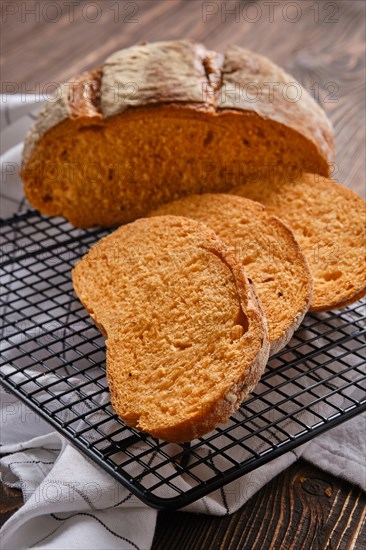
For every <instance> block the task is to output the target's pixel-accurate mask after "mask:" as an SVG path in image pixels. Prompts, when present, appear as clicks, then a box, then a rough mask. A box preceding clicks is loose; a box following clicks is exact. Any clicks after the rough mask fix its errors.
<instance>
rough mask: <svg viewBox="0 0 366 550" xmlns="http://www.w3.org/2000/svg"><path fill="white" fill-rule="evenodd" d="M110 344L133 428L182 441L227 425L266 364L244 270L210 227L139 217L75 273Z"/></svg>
mask: <svg viewBox="0 0 366 550" xmlns="http://www.w3.org/2000/svg"><path fill="white" fill-rule="evenodd" d="M72 278H73V285H74V289H75V291H76V294H77V295H78V297H79V299H80V301H81V302H82V303H83V305H84V306H85V308H86V309H87V310H88V311H89V313H90V315H91V317H92V318H93V319H94V321H95V323H96V324H97V326H98V327H99V328H100V330H101V331H102V332H103V334H104V335H105V336H106V347H107V378H108V383H109V388H110V392H111V400H112V405H113V407H114V409H115V411H116V412H117V414H118V415H119V416H120V417H121V418H122V419H123V420H124V421H125V422H126V423H127V424H128V425H130V426H134V427H137V428H139V429H140V430H143V431H145V432H148V433H149V434H151V435H152V436H154V437H157V438H161V439H165V440H167V441H175V442H184V441H189V440H192V439H194V438H197V437H199V436H202V435H204V434H206V433H207V432H209V431H211V430H212V429H214V428H215V427H216V426H217V425H219V424H220V423H223V422H226V420H227V419H228V417H229V415H230V414H231V413H233V412H234V411H235V410H236V409H237V408H238V407H239V406H240V403H241V402H242V400H243V399H245V398H246V397H247V396H248V394H249V392H250V391H251V390H252V389H253V388H254V386H255V385H256V384H257V383H258V381H259V379H260V377H261V375H262V373H263V371H264V369H265V365H266V362H267V359H268V355H269V344H268V337H267V329H266V324H265V317H264V315H263V312H262V311H261V309H260V306H259V303H258V301H257V298H256V296H255V292H254V290H253V289H252V285H251V284H250V283H249V282H248V280H247V279H246V277H245V275H244V272H243V270H242V268H241V267H240V266H239V264H238V263H237V261H236V260H235V257H234V256H233V254H232V253H230V252H229V251H228V249H227V247H226V246H225V245H224V244H223V243H222V242H221V241H220V240H219V239H218V237H217V236H216V235H215V233H214V232H213V231H212V230H211V229H209V228H207V227H206V226H205V225H203V224H201V223H199V222H196V221H193V220H188V219H185V218H181V217H175V216H161V217H155V218H150V219H140V220H137V221H136V222H134V223H131V224H128V225H125V226H122V227H120V228H119V229H118V230H116V231H115V232H114V233H112V234H111V235H109V236H108V237H105V238H104V239H102V240H101V241H100V242H99V243H97V244H96V245H95V246H94V247H93V248H91V250H90V251H89V252H88V254H87V255H86V256H84V258H83V259H82V260H81V261H80V262H79V263H78V264H77V265H76V266H75V268H74V269H73V272H72Z"/></svg>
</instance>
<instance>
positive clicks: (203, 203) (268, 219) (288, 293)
mask: <svg viewBox="0 0 366 550" xmlns="http://www.w3.org/2000/svg"><path fill="white" fill-rule="evenodd" d="M166 214H170V215H175V216H187V217H189V218H193V219H195V220H197V221H201V222H203V223H205V224H207V225H208V226H210V227H211V228H212V229H213V230H214V231H215V233H216V234H217V236H218V237H219V238H220V239H222V240H223V241H224V242H225V244H226V245H227V246H228V247H229V249H230V250H231V251H232V252H233V253H234V254H235V256H236V259H237V261H238V262H239V263H240V264H241V265H242V267H243V268H244V269H245V270H246V272H247V274H248V276H249V277H250V278H251V279H252V281H253V283H254V285H255V289H256V291H257V294H258V297H259V299H260V301H261V303H262V306H263V310H264V313H265V315H266V318H267V324H268V334H269V342H270V346H271V354H273V353H276V352H278V351H279V350H280V349H282V348H283V347H284V346H285V345H286V344H287V343H288V342H289V340H290V338H291V336H292V335H293V333H294V331H295V330H296V329H297V328H298V327H299V325H300V323H301V321H302V320H303V318H304V316H305V313H306V312H307V311H308V309H309V305H310V302H311V298H312V293H313V281H312V277H311V274H310V270H309V267H308V264H307V261H306V259H305V257H304V255H303V253H302V252H301V249H300V247H299V245H298V244H297V242H296V240H295V238H294V236H293V233H292V232H291V231H290V229H288V228H287V227H286V226H285V225H284V224H283V223H282V222H281V221H280V220H279V219H278V218H276V217H274V216H272V215H270V214H268V213H267V211H266V209H265V208H264V207H263V206H262V205H261V204H259V203H258V202H254V201H251V200H248V199H244V198H243V197H236V196H233V195H226V194H221V193H216V194H210V193H206V194H203V195H191V196H190V197H186V198H183V199H179V200H177V201H174V202H172V203H169V204H165V205H163V206H161V207H160V208H158V209H157V210H156V211H155V212H153V213H152V214H151V215H153V216H154V215H158V216H159V215H166Z"/></svg>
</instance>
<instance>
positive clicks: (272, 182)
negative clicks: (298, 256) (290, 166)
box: [233, 174, 366, 311]
mask: <svg viewBox="0 0 366 550" xmlns="http://www.w3.org/2000/svg"><path fill="white" fill-rule="evenodd" d="M233 193H235V194H237V195H241V196H243V197H248V198H250V199H252V200H256V201H259V202H261V203H263V204H264V205H265V206H266V208H267V210H268V211H269V212H270V213H271V214H274V215H275V216H278V217H280V218H281V219H282V220H283V221H284V222H285V223H287V224H288V225H289V226H290V227H291V229H292V230H293V232H294V234H295V237H296V240H297V241H298V243H299V244H300V246H301V248H302V250H303V252H304V254H305V256H306V258H307V260H308V262H309V266H310V270H311V272H312V275H313V278H314V296H313V300H312V302H311V307H310V309H311V310H313V311H326V310H329V309H334V308H342V307H344V306H346V305H349V304H351V303H352V302H355V301H356V300H358V299H360V298H362V296H364V295H365V294H366V270H365V265H366V264H365V252H366V232H365V221H366V203H365V201H364V200H363V199H362V198H361V197H359V196H358V195H356V193H354V192H353V191H351V190H350V189H348V188H347V187H344V186H343V185H341V184H339V183H337V182H335V181H333V180H331V179H327V178H322V177H320V176H318V175H315V174H303V175H301V176H299V177H296V178H295V179H294V180H292V179H291V178H288V177H286V176H284V175H282V176H278V174H276V175H275V177H274V178H267V179H266V180H261V181H252V182H250V183H247V184H246V185H243V186H240V187H238V188H236V189H234V191H233Z"/></svg>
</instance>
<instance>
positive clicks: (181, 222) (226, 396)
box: [72, 216, 269, 442]
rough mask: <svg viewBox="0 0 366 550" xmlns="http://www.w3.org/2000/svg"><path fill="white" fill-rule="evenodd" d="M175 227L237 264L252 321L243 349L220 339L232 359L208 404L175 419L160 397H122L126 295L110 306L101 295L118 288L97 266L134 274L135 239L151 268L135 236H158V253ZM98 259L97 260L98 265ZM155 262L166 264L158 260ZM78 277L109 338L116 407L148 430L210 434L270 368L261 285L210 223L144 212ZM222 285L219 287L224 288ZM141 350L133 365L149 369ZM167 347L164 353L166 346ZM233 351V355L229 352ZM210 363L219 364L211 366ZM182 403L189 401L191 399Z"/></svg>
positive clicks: (184, 436) (154, 239)
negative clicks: (129, 261)
mask: <svg viewBox="0 0 366 550" xmlns="http://www.w3.org/2000/svg"><path fill="white" fill-rule="evenodd" d="M174 229H175V230H177V231H178V230H179V232H180V233H179V234H180V235H181V234H182V232H183V234H185V235H187V239H190V238H191V236H192V235H193V237H192V238H193V241H192V242H193V243H197V246H198V247H200V249H201V250H202V253H203V254H204V255H207V258H208V259H209V258H210V256H211V255H214V256H215V257H216V258H217V259H218V260H219V261H220V264H221V265H222V268H223V269H224V271H225V272H226V270H227V269H228V270H229V273H231V275H230V278H232V279H231V280H232V281H233V282H234V286H235V292H236V296H237V300H238V303H239V304H240V308H241V310H242V312H243V314H244V318H245V319H246V320H247V321H245V322H247V323H248V326H247V328H246V329H245V331H244V336H245V340H241V339H239V340H238V341H236V343H235V352H234V351H232V348H231V345H229V343H227V344H226V341H225V342H224V343H220V342H217V343H216V344H215V346H221V345H223V346H224V349H225V350H226V351H225V353H228V355H227V357H228V360H227V362H225V363H223V364H222V367H220V369H221V377H220V380H219V382H218V384H219V387H218V389H217V390H213V394H212V395H211V393H210V392H211V391H212V390H207V391H208V392H209V393H210V395H203V398H204V399H203V404H202V406H198V407H197V408H196V409H195V412H194V413H188V412H187V413H184V414H183V413H182V411H181V410H179V413H177V415H176V417H174V418H173V420H172V417H171V416H169V417H167V418H168V419H167V418H166V417H164V415H163V414H157V413H156V407H157V405H156V401H153V405H150V407H152V408H151V409H150V410H149V409H148V405H146V407H145V405H144V403H142V404H141V403H140V404H137V405H136V404H134V402H133V400H131V404H130V405H129V403H127V404H126V402H125V400H124V399H122V401H121V395H125V394H123V391H124V389H123V387H122V386H121V382H120V381H121V379H122V380H123V379H124V378H123V376H122V374H123V372H124V370H123V369H125V366H124V364H123V362H122V363H121V359H120V357H121V356H120V355H119V353H120V350H121V349H122V348H123V346H124V345H127V344H124V343H123V342H125V340H124V334H125V329H124V326H125V325H123V322H122V321H121V322H122V326H119V332H118V331H117V332H116V327H117V325H118V323H119V321H120V318H119V316H118V313H117V314H116V312H115V310H114V309H113V308H117V307H118V303H119V302H118V300H119V298H118V296H115V295H114V294H113V293H112V294H110V296H111V299H113V298H112V297H113V296H114V299H113V302H111V305H112V304H113V307H111V310H110V311H107V309H106V307H105V304H103V303H102V302H101V301H100V300H103V299H104V298H101V296H103V297H105V295H106V294H108V293H110V292H111V289H110V288H108V287H107V286H105V280H108V279H103V276H102V275H101V274H102V271H100V270H99V271H98V273H97V275H96V274H95V270H96V269H97V265H98V266H99V267H98V269H99V268H100V266H101V265H102V264H103V266H102V267H103V269H104V268H106V267H107V266H109V267H108V269H107V272H108V270H109V269H111V270H112V269H115V270H116V269H117V272H116V271H113V273H114V275H113V277H114V279H115V277H116V276H117V273H119V274H120V275H119V277H120V278H119V280H121V281H122V275H121V273H122V272H123V270H127V271H126V273H127V274H129V273H128V269H129V268H128V267H127V268H126V267H125V265H126V257H125V256H124V253H123V250H124V247H126V246H127V248H128V247H129V246H132V248H133V250H134V253H135V254H136V261H137V262H144V264H143V265H144V268H145V267H146V269H149V265H150V264H149V260H148V259H147V257H146V253H145V252H144V253H143V252H140V251H139V250H136V249H135V247H134V244H133V243H135V242H137V241H135V240H134V239H135V236H136V235H137V237H138V239H140V238H144V236H145V235H147V234H148V235H149V236H150V239H151V240H150V245H149V246H150V248H149V249H148V250H150V251H151V250H153V251H154V254H155V252H157V251H158V250H159V247H158V248H157V249H156V250H155V249H153V248H152V247H153V245H154V243H158V242H159V239H161V238H164V239H166V238H169V239H174ZM131 235H132V240H131ZM139 242H142V241H139ZM160 242H161V241H160ZM164 242H165V241H164ZM116 244H119V245H120V247H119V248H118V250H119V253H120V256H118V259H117V264H114V263H113V261H112V260H111V258H112V257H111V256H110V254H109V252H108V251H111V250H116ZM168 246H170V245H169V244H168ZM144 250H146V249H144ZM192 250H193V249H192ZM121 251H122V252H121ZM154 254H152V255H150V256H149V252H148V254H147V255H148V256H149V258H150V261H152V260H151V258H153V257H154ZM154 261H155V260H154ZM216 261H217V260H215V262H216ZM95 262H97V264H96V263H95ZM136 265H137V264H136ZM139 265H140V264H139ZM154 265H155V266H156V265H160V264H156V263H155V264H154ZM91 266H92V269H91ZM131 276H133V273H131ZM95 277H96V278H95ZM217 277H218V284H220V276H219V275H217ZM72 278H73V285H74V289H75V291H76V293H77V295H78V297H79V299H80V300H81V302H82V303H83V305H84V307H85V308H86V309H87V310H88V312H89V314H90V315H91V317H92V318H93V320H94V322H95V323H96V324H97V326H98V327H99V328H100V329H101V331H102V332H103V334H105V335H106V338H107V340H106V345H107V378H108V383H109V387H110V391H111V399H112V405H113V407H114V409H115V410H116V412H117V414H118V415H119V416H120V417H121V418H122V420H124V421H125V422H126V423H127V424H129V425H132V426H134V427H137V428H139V429H141V430H143V431H147V432H148V433H149V434H151V435H152V436H153V437H157V438H161V439H165V440H167V441H174V442H185V441H190V440H192V439H195V438H197V437H200V436H203V435H204V434H206V433H207V432H209V431H211V430H213V429H214V428H215V427H217V426H218V425H219V424H221V423H223V422H226V421H227V419H228V417H229V416H230V414H232V413H233V412H234V411H235V410H237V409H238V407H239V406H240V403H241V402H242V400H243V399H245V398H246V397H247V396H248V394H249V392H250V391H251V390H252V389H253V388H254V387H255V385H256V384H257V383H258V381H259V379H260V377H261V375H262V374H263V372H264V369H265V366H266V363H267V359H268V355H269V344H268V334H267V328H266V322H265V317H264V314H263V311H262V310H261V307H260V305H259V302H258V299H257V297H256V294H255V291H254V289H253V286H252V285H251V284H250V283H249V282H248V280H247V278H246V276H245V274H244V272H243V270H242V268H241V267H240V265H239V264H238V263H237V261H236V259H235V257H234V256H233V255H232V254H231V253H230V252H229V251H228V249H227V247H226V246H225V245H224V244H223V243H222V242H221V241H220V240H219V239H218V238H217V236H216V235H215V233H214V232H213V231H212V230H211V229H209V228H207V227H206V226H204V225H203V224H200V223H198V222H194V221H192V220H188V219H185V218H179V217H175V216H162V217H156V218H151V219H149V220H146V219H141V220H138V221H136V222H134V223H133V224H128V225H126V226H123V227H121V228H120V229H118V230H117V231H116V232H114V233H113V234H111V235H109V236H108V237H105V238H104V239H102V240H101V241H100V242H99V243H98V244H97V245H95V246H94V247H93V248H92V249H91V251H89V253H88V254H87V255H86V256H85V257H84V258H83V259H82V260H81V261H80V262H79V263H78V264H77V265H76V266H75V268H74V270H73V272H72ZM138 280H139V281H140V285H142V286H143V285H144V284H145V283H144V282H143V279H138ZM101 281H104V282H101ZM221 282H222V281H221ZM99 284H101V285H102V288H101V289H100V290H99V289H98V287H97V286H96V285H99ZM147 288H148V287H147ZM218 289H219V286H218V287H217V289H216V290H218ZM212 290H214V289H212ZM126 292H127V291H126ZM98 293H99V294H98ZM98 296H99V298H98ZM146 296H147V295H146ZM126 299H127V300H129V303H131V300H133V296H130V295H129V294H127V295H126ZM190 313H191V314H192V315H193V314H194V313H195V312H194V311H192V312H190ZM159 314H160V312H157V315H159ZM166 321H167V322H168V323H170V322H171V321H170V320H169V319H167V320H166ZM136 322H137V321H136ZM121 335H122V336H123V338H122V339H121V338H120V336H121ZM183 336H184V334H183ZM215 341H216V340H215ZM131 345H132V346H133V347H134V349H137V348H136V346H135V345H134V342H131ZM121 347H122V348H121ZM245 349H247V353H248V354H249V356H250V357H251V359H250V360H249V359H248V358H247V356H246V354H245ZM240 350H242V351H240ZM126 353H127V349H126V352H124V356H126ZM136 353H137V356H136V358H135V359H134V361H133V363H131V365H130V366H129V367H128V370H131V369H132V370H133V369H134V368H135V369H137V371H138V369H139V368H141V367H138V365H139V364H140V363H139V361H140V359H141V356H139V354H138V353H139V352H136ZM157 353H159V350H157ZM161 353H163V351H162V350H161ZM211 353H213V357H214V356H215V355H214V350H212V352H211ZM233 354H234V355H233ZM126 357H127V356H126ZM220 357H221V356H220ZM230 357H231V358H232V359H229V358H230ZM116 358H117V359H116ZM198 360H199V357H198V358H197V361H198ZM124 361H127V359H126V358H125V359H124ZM184 361H185V360H184ZM237 361H239V363H237ZM160 364H162V363H160ZM171 368H172V369H174V368H175V365H174V364H172V365H171ZM190 368H192V367H191V366H190V362H189V361H188V363H187V364H186V366H185V370H188V371H189V369H190ZM210 370H211V368H210V369H209V371H210ZM122 371H123V372H122ZM137 371H136V372H137ZM209 371H207V376H211V375H210V372H209ZM121 372H122V374H121ZM141 372H142V371H141ZM189 372H190V371H189ZM150 374H151V376H152V377H156V376H158V374H155V371H154V370H151V372H150V371H149V376H150ZM121 376H122V378H121ZM134 376H135V375H134ZM188 376H190V375H188ZM205 376H206V375H205ZM127 379H128V378H127ZM191 382H193V383H194V382H196V383H197V384H198V383H199V381H198V380H196V381H195V380H193V379H192V380H191ZM131 383H133V384H136V383H137V382H132V381H131ZM177 384H178V382H177ZM145 386H146V384H145ZM145 386H141V388H140V389H141V392H143V391H144V390H145V389H146V388H145ZM214 387H215V386H214ZM178 390H179V387H178V388H177V391H176V393H177V395H178V394H179V391H178ZM121 391H122V394H121ZM126 391H127V390H126ZM174 391H175V390H174ZM141 399H143V398H141ZM160 402H162V403H163V402H164V396H163V394H162V395H161V397H160V398H159V399H158V403H160ZM182 403H184V399H183V402H182ZM154 407H155V408H154ZM184 410H185V409H184ZM188 410H190V409H187V411H188ZM183 412H184V411H183ZM155 413H156V414H155ZM154 414H155V416H154ZM151 418H153V419H154V418H155V420H154V421H152V420H151Z"/></svg>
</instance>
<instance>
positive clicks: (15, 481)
mask: <svg viewBox="0 0 366 550" xmlns="http://www.w3.org/2000/svg"><path fill="white" fill-rule="evenodd" d="M39 108H40V105H39V102H38V101H37V98H32V97H31V96H26V97H21V96H11V97H4V96H2V98H1V121H2V131H1V138H2V139H1V142H2V150H1V153H2V156H1V165H2V183H1V196H2V200H1V206H2V210H1V212H2V214H1V215H2V216H3V217H6V216H10V215H11V214H13V213H14V212H15V211H17V210H18V209H19V207H21V205H22V203H23V202H24V199H23V193H22V188H21V184H20V181H19V177H18V175H17V173H18V170H19V168H20V155H21V148H22V140H23V139H24V135H25V133H26V131H27V130H28V128H29V127H30V125H31V124H32V122H33V119H34V115H35V113H36V112H37V111H38V110H39ZM9 368H10V367H9ZM19 376H22V375H21V374H20V373H19ZM48 376H51V375H46V376H45V377H44V378H45V380H44V382H45V383H47V377H48ZM61 389H62V388H60V390H61ZM0 397H1V407H0V408H1V420H2V440H1V448H0V452H1V454H2V455H3V456H2V458H1V460H0V473H1V479H2V481H3V483H5V484H6V485H8V486H9V487H16V488H19V489H21V490H22V491H23V497H24V505H23V506H22V508H20V509H19V510H18V511H17V512H16V513H15V514H14V515H13V516H12V517H11V518H10V519H9V520H8V521H7V522H6V523H5V525H4V527H3V529H2V548H3V549H4V550H6V549H17V550H18V549H21V548H38V549H41V548H47V549H51V548H55V549H56V548H57V549H60V548H64V549H73V548H83V549H84V548H90V549H94V548H95V549H97V548H100V549H105V548H111V549H112V548H119V549H121V548H122V549H130V548H135V549H136V548H137V549H141V550H142V549H144V550H145V549H149V548H150V547H151V543H152V539H153V535H154V529H155V523H156V516H157V512H156V511H155V510H153V509H151V508H149V507H147V506H145V505H144V504H143V503H142V502H141V501H140V500H139V499H138V498H136V497H135V496H133V495H132V494H131V493H130V492H129V491H128V490H127V489H125V488H124V487H123V486H122V485H121V484H119V483H118V482H117V481H115V480H114V479H113V478H112V477H111V476H109V475H108V474H106V473H105V472H104V471H103V470H102V469H100V468H99V467H98V466H97V465H95V464H93V463H92V462H91V461H90V460H89V459H88V458H86V457H85V456H84V455H83V454H82V453H80V452H79V451H78V450H76V449H75V448H74V447H73V446H72V445H71V444H70V443H68V442H67V441H66V440H65V439H64V438H63V437H62V436H61V435H59V434H58V433H57V432H55V431H53V429H52V428H51V427H50V426H49V425H48V424H47V423H46V422H45V421H43V420H42V419H40V417H39V416H37V415H36V414H35V413H34V412H32V411H31V410H29V409H28V408H27V407H26V406H25V405H24V404H22V403H21V402H20V401H18V400H17V399H16V398H15V397H14V396H12V395H11V394H10V393H7V392H6V391H4V390H1V394H0ZM365 428H366V414H363V415H359V416H358V417H355V418H354V419H352V420H349V421H348V422H346V423H344V424H342V425H341V426H339V427H337V428H334V429H332V430H330V431H328V432H326V433H325V434H323V435H321V436H319V437H317V438H315V439H313V440H312V441H311V442H309V443H306V444H304V445H302V446H301V447H298V448H297V449H295V450H294V451H291V452H289V453H286V454H285V455H283V456H281V457H279V458H277V459H275V460H273V461H271V462H270V463H268V464H266V465H264V466H262V467H261V468H258V469H257V470H255V471H253V472H251V473H249V474H247V475H245V476H243V477H241V478H240V479H239V480H237V481H235V482H232V483H230V484H228V485H226V486H225V487H224V488H223V489H220V490H217V491H215V492H213V493H211V494H210V495H208V496H207V497H205V498H202V499H201V500H199V501H197V502H195V503H193V504H191V505H190V506H188V507H186V508H185V510H187V511H194V512H199V513H204V514H213V515H225V514H228V513H232V512H234V511H235V510H237V509H238V508H240V507H241V506H242V505H243V504H244V503H245V502H246V501H247V500H248V499H249V498H250V497H251V496H252V495H253V494H254V493H256V492H257V491H258V490H259V489H260V488H261V487H263V486H264V485H265V484H266V483H267V482H268V481H270V480H271V479H272V478H273V477H274V476H276V475H277V474H279V473H280V472H281V471H282V470H284V469H285V468H287V467H288V466H289V465H291V464H292V463H293V462H294V461H295V460H297V458H299V457H300V456H302V458H304V459H306V460H308V461H309V462H312V463H313V464H314V465H316V466H318V467H320V468H322V469H323V470H325V471H327V472H330V473H332V474H334V475H336V476H339V477H343V478H345V479H347V480H348V481H350V482H351V483H354V484H357V485H359V486H360V487H361V488H362V489H363V490H366V460H365V457H366V448H365V433H366V430H365ZM218 460H219V459H218ZM217 464H218V465H219V462H218V463H217ZM165 473H166V474H168V473H169V466H167V470H166V472H165ZM185 484H187V482H186V481H184V480H182V487H183V488H184V487H185Z"/></svg>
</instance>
